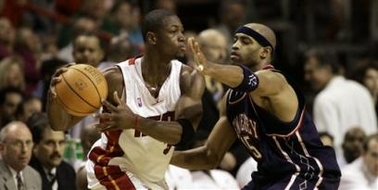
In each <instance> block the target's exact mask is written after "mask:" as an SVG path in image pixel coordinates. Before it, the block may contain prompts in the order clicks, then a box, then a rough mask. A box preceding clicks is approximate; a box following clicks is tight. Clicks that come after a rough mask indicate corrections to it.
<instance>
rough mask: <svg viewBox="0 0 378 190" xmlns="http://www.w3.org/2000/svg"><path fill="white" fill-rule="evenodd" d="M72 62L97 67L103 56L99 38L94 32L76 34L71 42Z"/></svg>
mask: <svg viewBox="0 0 378 190" xmlns="http://www.w3.org/2000/svg"><path fill="white" fill-rule="evenodd" d="M73 57H74V62H76V63H84V64H89V65H92V66H94V67H97V66H98V65H99V64H100V62H101V61H102V59H103V58H104V50H103V45H102V42H101V39H100V38H99V37H98V36H97V35H95V34H94V33H85V34H81V35H79V36H77V37H76V38H75V40H74V43H73Z"/></svg>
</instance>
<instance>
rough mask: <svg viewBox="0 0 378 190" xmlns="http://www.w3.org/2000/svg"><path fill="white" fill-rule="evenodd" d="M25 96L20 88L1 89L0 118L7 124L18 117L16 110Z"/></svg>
mask: <svg viewBox="0 0 378 190" xmlns="http://www.w3.org/2000/svg"><path fill="white" fill-rule="evenodd" d="M23 98H24V93H23V91H21V90H20V89H18V88H12V87H9V88H4V89H2V90H0V116H1V118H0V120H2V122H3V123H2V124H6V123H8V122H9V121H12V120H14V119H15V118H16V110H17V107H18V105H19V104H21V102H22V100H23Z"/></svg>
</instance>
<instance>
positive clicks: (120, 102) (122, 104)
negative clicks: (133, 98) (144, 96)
mask: <svg viewBox="0 0 378 190" xmlns="http://www.w3.org/2000/svg"><path fill="white" fill-rule="evenodd" d="M113 98H114V100H115V102H116V103H117V105H118V106H124V105H125V102H123V101H122V100H121V98H119V96H118V92H117V91H115V92H114V93H113Z"/></svg>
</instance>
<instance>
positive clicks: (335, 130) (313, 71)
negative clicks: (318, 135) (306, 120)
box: [304, 49, 377, 154]
mask: <svg viewBox="0 0 378 190" xmlns="http://www.w3.org/2000/svg"><path fill="white" fill-rule="evenodd" d="M304 68H305V79H306V80H307V81H308V82H309V83H310V84H311V86H312V88H313V89H314V90H316V91H319V93H318V94H317V95H316V97H315V100H314V109H313V110H314V111H313V119H314V123H315V126H316V127H317V129H318V131H319V132H324V131H325V132H328V133H329V134H331V135H332V136H333V137H334V138H335V150H336V153H337V154H340V153H341V143H342V140H343V137H344V135H345V134H346V132H347V131H348V130H349V129H351V128H352V127H354V126H359V127H361V128H362V129H363V130H364V131H365V132H366V133H367V134H372V133H375V132H377V117H376V113H375V110H374V104H373V101H372V99H371V96H370V94H369V91H368V90H367V89H366V88H365V87H364V86H363V85H361V84H359V83H357V82H355V81H353V80H348V79H346V78H345V77H344V75H343V74H342V73H343V72H342V70H343V69H342V66H341V63H340V62H339V57H338V55H337V52H335V51H333V50H330V49H311V50H309V51H307V52H306V54H305V65H304Z"/></svg>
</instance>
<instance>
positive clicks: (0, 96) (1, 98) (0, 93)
mask: <svg viewBox="0 0 378 190" xmlns="http://www.w3.org/2000/svg"><path fill="white" fill-rule="evenodd" d="M9 93H16V94H19V95H21V97H22V99H23V98H25V93H24V91H22V90H21V89H19V88H16V87H6V88H3V89H1V90H0V105H3V104H4V102H5V98H6V95H7V94H9Z"/></svg>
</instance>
